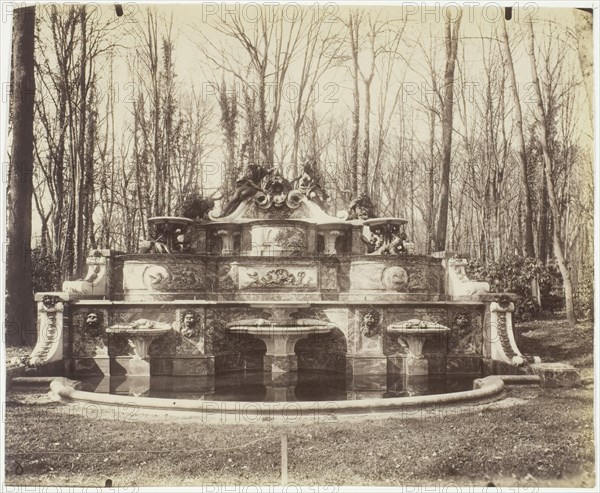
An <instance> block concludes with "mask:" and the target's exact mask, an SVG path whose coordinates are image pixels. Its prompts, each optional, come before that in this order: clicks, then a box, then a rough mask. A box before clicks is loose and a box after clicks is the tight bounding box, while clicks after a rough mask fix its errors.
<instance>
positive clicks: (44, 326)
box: [34, 166, 535, 395]
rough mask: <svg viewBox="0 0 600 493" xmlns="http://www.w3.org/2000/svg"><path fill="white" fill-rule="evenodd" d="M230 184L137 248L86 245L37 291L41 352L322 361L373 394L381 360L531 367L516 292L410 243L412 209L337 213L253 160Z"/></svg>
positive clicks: (201, 367)
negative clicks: (521, 338)
mask: <svg viewBox="0 0 600 493" xmlns="http://www.w3.org/2000/svg"><path fill="white" fill-rule="evenodd" d="M237 185H238V186H237V190H236V192H235V194H234V196H233V198H232V199H231V200H230V201H229V203H228V204H226V205H225V207H224V213H223V214H221V215H218V214H215V213H212V212H209V213H208V215H207V216H204V217H202V218H199V219H195V220H192V219H190V218H189V217H188V218H185V217H182V218H178V217H157V218H152V219H150V225H151V226H152V227H151V228H150V229H151V231H152V237H151V238H150V239H149V240H148V241H147V242H145V243H144V244H143V245H142V249H141V251H140V252H139V253H122V252H117V251H114V250H97V251H94V252H92V253H91V254H90V257H89V259H88V265H89V271H88V275H87V276H86V278H85V279H83V280H81V281H68V282H66V283H65V285H64V291H62V292H58V293H38V294H37V295H36V299H37V300H38V302H39V303H38V332H39V337H38V345H37V346H36V348H35V350H34V355H35V364H36V365H38V366H39V367H44V368H50V366H48V364H49V363H53V366H52V370H51V371H52V372H53V373H55V374H63V375H66V376H69V377H73V378H80V377H84V376H86V375H112V376H119V375H120V376H124V375H146V376H148V375H152V376H159V375H163V376H167V375H170V376H174V377H177V376H192V375H196V376H203V377H205V376H207V377H210V376H212V375H215V374H218V373H223V372H234V371H254V370H256V371H264V370H266V371H267V373H270V374H271V375H273V374H275V375H279V376H280V377H281V378H287V377H286V376H285V375H288V376H289V380H290V381H293V374H294V373H295V372H302V371H306V370H319V371H329V372H337V373H341V374H345V375H346V378H347V381H348V382H349V384H348V385H349V390H348V392H354V391H356V392H359V393H360V392H371V393H372V392H375V393H376V394H378V395H383V394H384V393H385V391H386V377H387V376H388V375H390V374H416V375H425V374H427V375H438V376H439V375H472V376H473V377H474V378H476V377H479V376H481V375H482V374H483V373H490V372H492V373H493V372H507V371H508V372H524V371H530V370H529V366H528V365H529V364H530V363H534V362H535V360H534V359H533V358H532V357H527V356H524V355H522V354H521V353H520V352H519V351H518V348H516V344H515V343H514V336H513V333H512V319H511V317H510V312H511V311H512V310H513V309H514V305H512V304H511V297H510V295H506V296H504V297H503V296H501V295H498V294H491V293H489V286H488V285H486V284H485V283H483V284H482V283H473V282H471V281H470V280H469V279H468V278H467V277H466V274H465V273H464V263H463V262H462V261H461V260H460V259H454V258H452V256H450V255H447V254H444V253H443V252H442V253H438V254H436V255H421V254H416V253H415V245H413V244H412V243H411V242H410V241H409V240H408V234H407V231H406V228H407V221H406V220H404V219H402V218H389V217H386V218H375V217H373V213H372V203H371V202H370V200H368V198H367V197H362V196H361V197H358V198H357V199H356V200H354V201H353V202H352V204H351V205H350V208H349V210H348V211H341V212H338V213H337V214H335V215H331V214H329V213H328V212H326V211H325V209H324V207H323V204H324V203H325V200H326V195H325V194H324V192H323V191H322V190H321V189H320V187H319V186H318V184H317V183H316V181H315V180H314V178H313V177H312V176H311V175H310V173H308V172H307V171H306V170H305V173H304V174H303V175H302V176H301V177H300V178H298V179H296V180H292V181H288V180H286V179H285V178H283V177H282V176H281V175H279V174H278V173H276V172H275V171H274V170H268V169H264V168H262V167H260V166H249V167H248V169H247V170H246V173H245V175H244V176H243V177H242V178H240V180H238V183H237ZM207 203H208V202H207ZM187 215H188V216H189V214H187ZM505 298H506V300H508V303H507V302H505V301H506V300H505ZM49 300H51V301H49ZM499 307H500V308H499ZM140 319H142V320H143V322H136V321H138V320H140ZM414 320H419V321H422V320H429V321H431V322H419V323H418V324H416V325H415V322H414ZM423 324H425V325H423ZM386 328H387V330H386ZM46 333H48V335H49V336H50V337H47V334H46ZM492 335H493V336H494V337H492ZM424 344H425V347H426V348H427V351H426V352H423V345H424ZM48 371H50V370H48ZM353 389H355V390H353ZM369 389H371V390H369Z"/></svg>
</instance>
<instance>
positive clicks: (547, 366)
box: [531, 363, 581, 389]
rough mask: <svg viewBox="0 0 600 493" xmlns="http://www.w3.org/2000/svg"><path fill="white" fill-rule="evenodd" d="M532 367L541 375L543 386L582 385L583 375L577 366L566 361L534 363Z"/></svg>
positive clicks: (564, 386)
mask: <svg viewBox="0 0 600 493" xmlns="http://www.w3.org/2000/svg"><path fill="white" fill-rule="evenodd" d="M531 369H532V370H533V373H534V374H535V375H539V377H540V385H541V386H542V388H547V389H551V388H571V387H578V386H579V385H581V377H580V375H579V372H578V371H577V369H576V368H574V367H573V366H571V365H566V364H564V363H534V364H532V365H531Z"/></svg>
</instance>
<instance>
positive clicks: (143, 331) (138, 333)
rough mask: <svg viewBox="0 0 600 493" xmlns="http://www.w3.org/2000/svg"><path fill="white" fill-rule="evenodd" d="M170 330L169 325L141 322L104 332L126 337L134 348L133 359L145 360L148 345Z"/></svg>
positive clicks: (115, 327) (117, 325)
mask: <svg viewBox="0 0 600 493" xmlns="http://www.w3.org/2000/svg"><path fill="white" fill-rule="evenodd" d="M170 330H172V327H171V326H170V325H169V324H166V323H163V322H152V321H150V320H141V321H137V322H133V323H131V324H116V325H112V326H111V327H108V328H107V329H106V332H107V333H108V334H119V335H123V336H125V337H127V338H128V339H129V341H130V342H131V343H132V345H133V347H134V351H135V356H134V359H142V360H145V359H147V358H148V351H149V349H150V344H152V342H153V341H154V340H155V339H157V338H159V337H160V336H162V335H164V334H166V333H167V332H169V331H170Z"/></svg>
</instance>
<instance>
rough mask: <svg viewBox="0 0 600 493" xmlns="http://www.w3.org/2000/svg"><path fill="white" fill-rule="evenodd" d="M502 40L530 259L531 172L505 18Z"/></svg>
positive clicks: (502, 24) (531, 225)
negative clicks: (512, 105) (512, 112)
mask: <svg viewBox="0 0 600 493" xmlns="http://www.w3.org/2000/svg"><path fill="white" fill-rule="evenodd" d="M500 25H501V28H502V29H501V31H502V39H501V40H499V43H500V46H501V47H502V53H503V56H504V64H505V66H506V68H507V70H508V76H509V81H510V89H511V93H512V97H513V99H514V109H515V117H514V118H515V126H516V132H515V137H516V143H517V148H518V153H519V163H520V165H521V176H522V179H523V202H524V204H525V217H524V226H525V254H526V255H527V256H528V257H534V256H535V249H534V239H533V206H532V203H531V184H530V179H531V176H530V175H531V172H530V171H529V163H528V161H527V148H526V146H525V134H524V132H523V114H522V112H521V99H520V97H519V91H518V89H517V78H516V75H515V67H514V63H513V59H512V54H511V52H510V43H509V39H508V32H507V30H506V21H505V20H504V17H502V20H501V22H500Z"/></svg>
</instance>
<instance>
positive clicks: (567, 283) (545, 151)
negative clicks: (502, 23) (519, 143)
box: [526, 21, 577, 326]
mask: <svg viewBox="0 0 600 493" xmlns="http://www.w3.org/2000/svg"><path fill="white" fill-rule="evenodd" d="M526 24H527V28H528V37H529V46H528V50H529V60H530V63H531V77H532V81H533V89H534V94H535V113H536V120H537V124H538V128H539V131H540V141H541V142H540V143H541V147H542V155H543V158H544V159H543V160H544V174H545V176H546V186H547V188H548V202H549V205H550V213H551V215H552V239H553V241H552V244H553V247H554V255H555V256H556V261H557V263H558V268H559V269H560V273H561V276H562V279H563V288H564V290H565V307H566V310H567V321H568V322H569V325H571V326H574V325H575V323H576V322H577V319H576V318H575V310H574V309H573V284H572V282H571V273H570V272H569V267H568V266H567V263H566V261H565V257H564V253H563V247H562V245H561V240H560V239H561V237H562V235H561V220H560V210H559V206H558V200H557V197H556V191H555V189H554V182H553V181H552V174H553V173H552V169H553V162H552V158H551V155H550V149H549V145H548V128H547V125H546V115H545V112H544V105H543V103H542V91H541V88H540V80H539V77H538V74H537V66H536V60H535V41H534V35H533V26H532V24H531V21H529V22H526Z"/></svg>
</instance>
